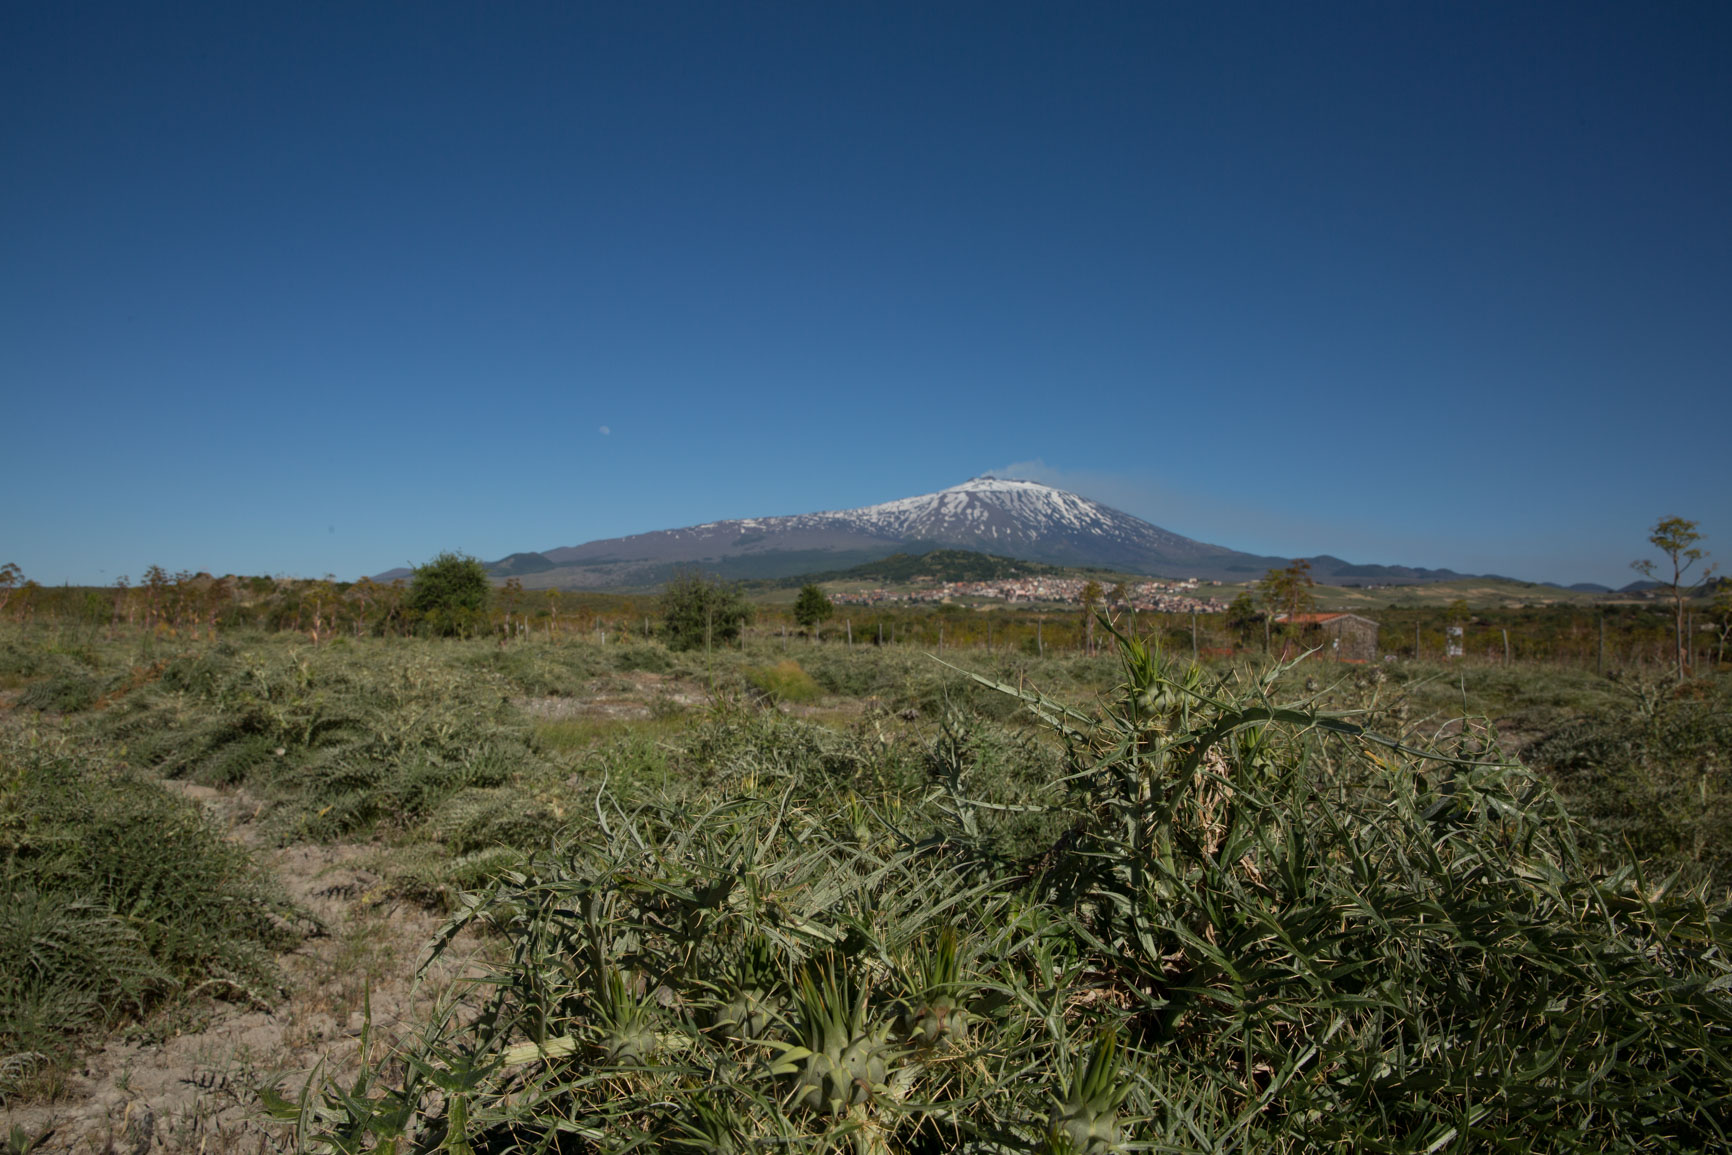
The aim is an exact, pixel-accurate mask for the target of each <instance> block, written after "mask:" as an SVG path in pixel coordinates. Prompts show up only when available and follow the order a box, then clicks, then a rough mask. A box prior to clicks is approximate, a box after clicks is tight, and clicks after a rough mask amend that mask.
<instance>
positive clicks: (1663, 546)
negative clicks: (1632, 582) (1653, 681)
mask: <svg viewBox="0 0 1732 1155" xmlns="http://www.w3.org/2000/svg"><path fill="white" fill-rule="evenodd" d="M1701 540H1702V535H1701V533H1700V532H1698V531H1697V529H1696V523H1695V522H1693V521H1691V520H1689V519H1688V518H1683V517H1662V518H1661V519H1660V520H1659V521H1657V522H1655V523H1654V528H1653V529H1652V530H1650V531H1649V533H1648V542H1649V544H1651V545H1653V546H1654V548H1655V549H1658V550H1659V551H1660V552H1661V553H1663V554H1665V555H1666V562H1665V564H1664V565H1662V564H1657V563H1655V562H1653V561H1651V560H1649V559H1647V558H1638V559H1636V560H1635V561H1633V562H1631V563H1630V568H1631V569H1633V570H1635V571H1636V572H1637V573H1639V574H1641V575H1642V576H1643V577H1645V578H1648V579H1650V580H1652V581H1657V582H1659V583H1660V584H1661V585H1663V586H1665V587H1666V590H1667V592H1668V593H1669V594H1671V597H1672V608H1673V611H1674V612H1675V614H1676V617H1675V619H1674V621H1673V630H1672V636H1673V638H1674V639H1675V641H1676V645H1675V646H1674V650H1675V653H1674V655H1673V656H1674V657H1675V658H1676V659H1677V665H1678V680H1679V681H1680V682H1682V681H1683V680H1684V676H1685V669H1686V667H1687V666H1688V665H1689V662H1688V657H1687V655H1686V653H1685V647H1684V603H1685V602H1686V601H1688V600H1689V597H1690V590H1689V587H1688V586H1686V585H1685V584H1684V577H1685V575H1686V574H1688V573H1689V572H1690V571H1691V570H1692V569H1694V568H1695V567H1696V564H1697V563H1698V562H1700V561H1701V560H1702V559H1703V558H1705V557H1707V556H1708V555H1707V553H1706V551H1704V550H1703V549H1702V548H1701V547H1700V546H1698V545H1697V544H1696V543H1697V542H1699V541H1701ZM1666 565H1670V566H1671V569H1672V576H1671V578H1670V579H1667V577H1666V570H1665V566H1666ZM1713 572H1714V567H1713V565H1712V564H1710V565H1708V566H1706V567H1705V568H1704V569H1703V570H1702V573H1701V574H1700V576H1698V577H1697V579H1696V580H1697V581H1698V582H1703V581H1707V580H1708V575H1709V574H1712V573H1713Z"/></svg>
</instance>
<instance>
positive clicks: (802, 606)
mask: <svg viewBox="0 0 1732 1155" xmlns="http://www.w3.org/2000/svg"><path fill="white" fill-rule="evenodd" d="M835 612H836V607H835V606H834V605H833V604H832V603H831V601H830V599H829V598H827V597H825V596H824V591H823V590H822V589H820V588H819V587H818V586H816V585H805V586H802V587H800V596H799V597H797V598H795V599H794V620H795V621H796V622H799V623H800V625H801V626H803V627H805V628H806V629H808V630H809V629H811V628H813V627H814V626H816V625H817V624H818V623H819V622H822V621H825V620H827V619H828V618H829V617H830V615H831V614H833V613H835Z"/></svg>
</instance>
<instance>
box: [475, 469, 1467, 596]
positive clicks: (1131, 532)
mask: <svg viewBox="0 0 1732 1155" xmlns="http://www.w3.org/2000/svg"><path fill="white" fill-rule="evenodd" d="M944 547H949V548H959V549H967V550H978V551H981V552H985V553H992V554H998V555H1001V556H1005V557H1012V558H1017V559H1020V560H1024V561H1036V562H1044V563H1047V564H1050V565H1066V566H1100V567H1105V568H1109V569H1115V570H1123V571H1127V572H1131V573H1146V574H1156V575H1164V576H1169V577H1200V578H1213V579H1220V580H1226V581H1244V580H1247V579H1251V578H1257V577H1261V576H1262V575H1263V574H1264V573H1265V572H1266V571H1267V570H1269V569H1270V568H1271V567H1275V566H1285V565H1286V564H1288V562H1289V560H1290V559H1288V558H1279V557H1262V556H1257V555H1253V554H1247V553H1241V552H1239V551H1237V550H1232V549H1228V548H1226V547H1225V546H1219V545H1210V544H1208V543H1206V542H1200V541H1195V540H1192V539H1191V538H1188V537H1183V536H1181V535H1179V534H1176V533H1173V532H1171V531H1169V530H1165V529H1162V528H1161V527H1159V526H1156V525H1151V524H1150V523H1148V522H1146V521H1144V520H1142V519H1141V518H1137V517H1132V516H1131V515H1130V514H1128V513H1123V512H1121V511H1119V510H1116V509H1113V508H1111V507H1109V506H1105V505H1102V504H1101V503H1100V502H1098V501H1092V500H1090V499H1089V498H1086V497H1080V496H1078V495H1077V494H1074V493H1067V492H1066V491H1064V490H1062V489H1055V488H1053V487H1052V486H1050V485H1042V484H1041V483H1039V482H1034V481H1017V480H1009V479H1005V478H997V477H990V476H986V477H977V478H974V479H972V480H970V481H966V482H963V483H962V484H961V485H956V486H952V487H950V488H949V489H944V490H940V491H939V492H937V493H927V494H922V495H920V496H918V497H906V498H901V499H899V500H896V501H887V502H884V503H883V504H881V505H870V506H866V507H864V508H861V509H843V510H832V511H827V512H822V513H802V514H794V515H790V516H784V517H752V518H740V519H736V520H730V521H713V522H707V523H705V524H703V525H694V526H688V527H686V528H683V529H668V530H660V531H657V532H654V533H641V534H634V535H632V536H630V537H620V538H611V539H608V540H605V541H592V542H588V543H585V544H583V545H576V546H565V547H561V548H559V549H550V550H546V551H544V552H543V553H541V554H513V555H511V557H509V558H507V559H505V560H504V561H503V562H498V563H495V564H494V570H495V574H496V576H498V577H507V576H520V577H521V579H522V581H523V584H524V585H525V586H527V587H530V588H547V587H558V588H563V589H595V588H603V587H607V586H641V585H650V584H654V583H657V582H660V581H664V580H666V578H667V577H668V576H669V575H670V574H671V573H672V572H673V571H674V570H675V569H676V568H678V567H680V566H685V565H697V566H701V567H702V568H704V569H706V570H709V571H711V572H714V573H717V574H720V575H721V576H723V577H728V578H748V577H752V578H759V577H761V578H776V577H788V576H792V575H796V574H802V573H812V572H817V571H825V570H828V571H834V570H839V569H846V568H848V567H850V566H854V565H858V564H860V563H863V562H869V561H875V560H877V559H878V558H882V557H886V556H888V555H890V554H892V553H922V552H926V551H928V550H931V549H935V548H944ZM1313 571H1314V573H1315V574H1316V576H1317V578H1318V579H1319V580H1322V581H1329V580H1331V579H1334V578H1337V577H1339V578H1341V579H1342V580H1351V581H1368V580H1398V581H1416V580H1417V581H1427V580H1433V581H1435V580H1446V579H1447V578H1451V577H1457V576H1460V575H1458V574H1454V573H1452V572H1451V571H1449V570H1420V569H1410V568H1408V567H1404V566H1394V567H1390V566H1363V565H1351V564H1349V563H1348V562H1344V561H1342V560H1341V559H1339V558H1334V557H1328V556H1322V557H1319V558H1317V559H1315V560H1314V562H1313Z"/></svg>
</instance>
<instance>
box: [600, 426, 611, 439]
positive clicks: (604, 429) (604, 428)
mask: <svg viewBox="0 0 1732 1155" xmlns="http://www.w3.org/2000/svg"><path fill="white" fill-rule="evenodd" d="M612 432H613V430H611V429H609V428H608V427H607V426H605V425H603V426H602V427H601V435H602V436H603V437H606V436H607V435H608V434H609V433H612Z"/></svg>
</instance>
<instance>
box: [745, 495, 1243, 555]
mask: <svg viewBox="0 0 1732 1155" xmlns="http://www.w3.org/2000/svg"><path fill="white" fill-rule="evenodd" d="M721 524H739V525H741V526H753V527H763V528H765V529H769V528H771V527H772V526H773V527H774V528H775V529H777V530H782V531H787V530H796V531H797V530H805V529H815V530H818V529H831V530H838V529H839V530H845V531H847V532H851V533H857V534H863V535H866V536H870V537H875V538H881V539H883V540H886V541H895V542H899V543H904V544H906V543H910V542H924V543H933V544H938V545H947V546H960V547H962V548H965V549H976V550H982V551H985V552H987V553H996V554H1001V555H1004V556H1007V557H1018V558H1024V559H1026V560H1029V561H1044V562H1053V563H1061V564H1070V565H1120V564H1133V563H1143V562H1146V561H1147V560H1148V557H1149V555H1150V554H1159V555H1163V556H1167V557H1172V558H1174V560H1177V558H1178V557H1189V556H1195V555H1196V554H1198V553H1199V551H1201V552H1208V551H1210V549H1211V547H1209V546H1205V545H1203V544H1202V543H1201V542H1195V541H1192V540H1191V539H1189V538H1186V537H1180V536H1179V535H1178V534H1176V533H1169V532H1167V531H1166V530H1164V529H1161V528H1159V527H1158V526H1153V525H1150V524H1149V523H1148V522H1146V521H1143V520H1142V519H1141V518H1136V517H1132V516H1131V515H1130V514H1127V513H1120V512H1119V511H1118V510H1116V509H1112V508H1109V507H1108V506H1105V505H1102V504H1101V503H1100V502H1098V501H1091V500H1089V499H1088V498H1086V497H1079V496H1078V495H1077V494H1074V493H1067V492H1065V491H1064V490H1062V489H1055V488H1053V487H1052V486H1050V485H1043V484H1041V483H1040V482H1038V481H1019V480H1015V479H1011V478H1003V477H993V476H991V475H986V476H983V477H976V478H974V479H972V480H970V481H965V482H963V483H962V484H961V485H953V486H951V487H950V488H949V489H941V490H939V491H938V492H937V493H926V494H922V495H920V496H919V497H904V498H901V499H899V500H897V501H887V502H884V503H883V504H882V505H868V506H866V507H864V508H862V509H844V510H836V511H832V512H827V513H807V514H801V515H799V516H796V517H777V518H762V519H758V520H755V521H746V522H739V523H721ZM1220 552H1221V553H1230V552H1231V551H1230V550H1220Z"/></svg>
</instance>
